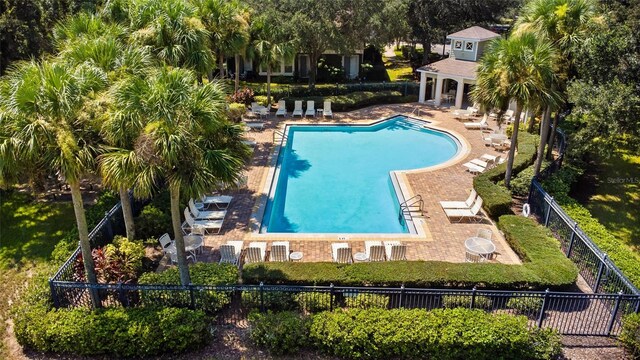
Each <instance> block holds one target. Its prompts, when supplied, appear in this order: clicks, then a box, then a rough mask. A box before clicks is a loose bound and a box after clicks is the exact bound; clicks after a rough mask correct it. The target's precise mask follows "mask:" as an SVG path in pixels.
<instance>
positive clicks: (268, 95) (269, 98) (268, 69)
mask: <svg viewBox="0 0 640 360" xmlns="http://www.w3.org/2000/svg"><path fill="white" fill-rule="evenodd" d="M269 104H271V65H269V66H267V106H269Z"/></svg>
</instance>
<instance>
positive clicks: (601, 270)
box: [593, 254, 607, 293]
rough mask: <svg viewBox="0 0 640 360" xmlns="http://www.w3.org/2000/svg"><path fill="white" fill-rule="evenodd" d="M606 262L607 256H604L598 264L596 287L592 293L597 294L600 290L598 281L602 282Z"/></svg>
mask: <svg viewBox="0 0 640 360" xmlns="http://www.w3.org/2000/svg"><path fill="white" fill-rule="evenodd" d="M606 261H607V254H604V256H603V257H602V261H601V262H600V267H599V268H598V276H597V277H596V286H595V287H594V289H593V292H594V293H597V292H598V289H600V281H601V280H602V272H603V271H604V266H605V262H606Z"/></svg>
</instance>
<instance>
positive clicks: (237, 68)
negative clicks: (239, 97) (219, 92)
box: [235, 54, 240, 91]
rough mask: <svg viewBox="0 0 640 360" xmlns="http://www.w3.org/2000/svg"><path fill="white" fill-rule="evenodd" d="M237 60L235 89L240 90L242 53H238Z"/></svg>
mask: <svg viewBox="0 0 640 360" xmlns="http://www.w3.org/2000/svg"><path fill="white" fill-rule="evenodd" d="M235 62H236V76H235V78H236V84H235V91H238V89H239V88H240V55H238V54H236V56H235Z"/></svg>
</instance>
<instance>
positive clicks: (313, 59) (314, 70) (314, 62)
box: [309, 53, 318, 89]
mask: <svg viewBox="0 0 640 360" xmlns="http://www.w3.org/2000/svg"><path fill="white" fill-rule="evenodd" d="M317 75H318V55H316V54H315V53H310V54H309V89H315V87H316V77H317Z"/></svg>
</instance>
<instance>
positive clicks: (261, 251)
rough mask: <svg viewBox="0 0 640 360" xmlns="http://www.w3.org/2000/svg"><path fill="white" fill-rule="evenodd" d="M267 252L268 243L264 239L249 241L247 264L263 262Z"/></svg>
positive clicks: (245, 260) (246, 256)
mask: <svg viewBox="0 0 640 360" xmlns="http://www.w3.org/2000/svg"><path fill="white" fill-rule="evenodd" d="M266 254H267V243H266V242H264V241H256V242H251V243H249V247H247V254H246V255H245V259H244V262H245V264H251V263H256V262H263V261H264V259H265V258H266Z"/></svg>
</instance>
